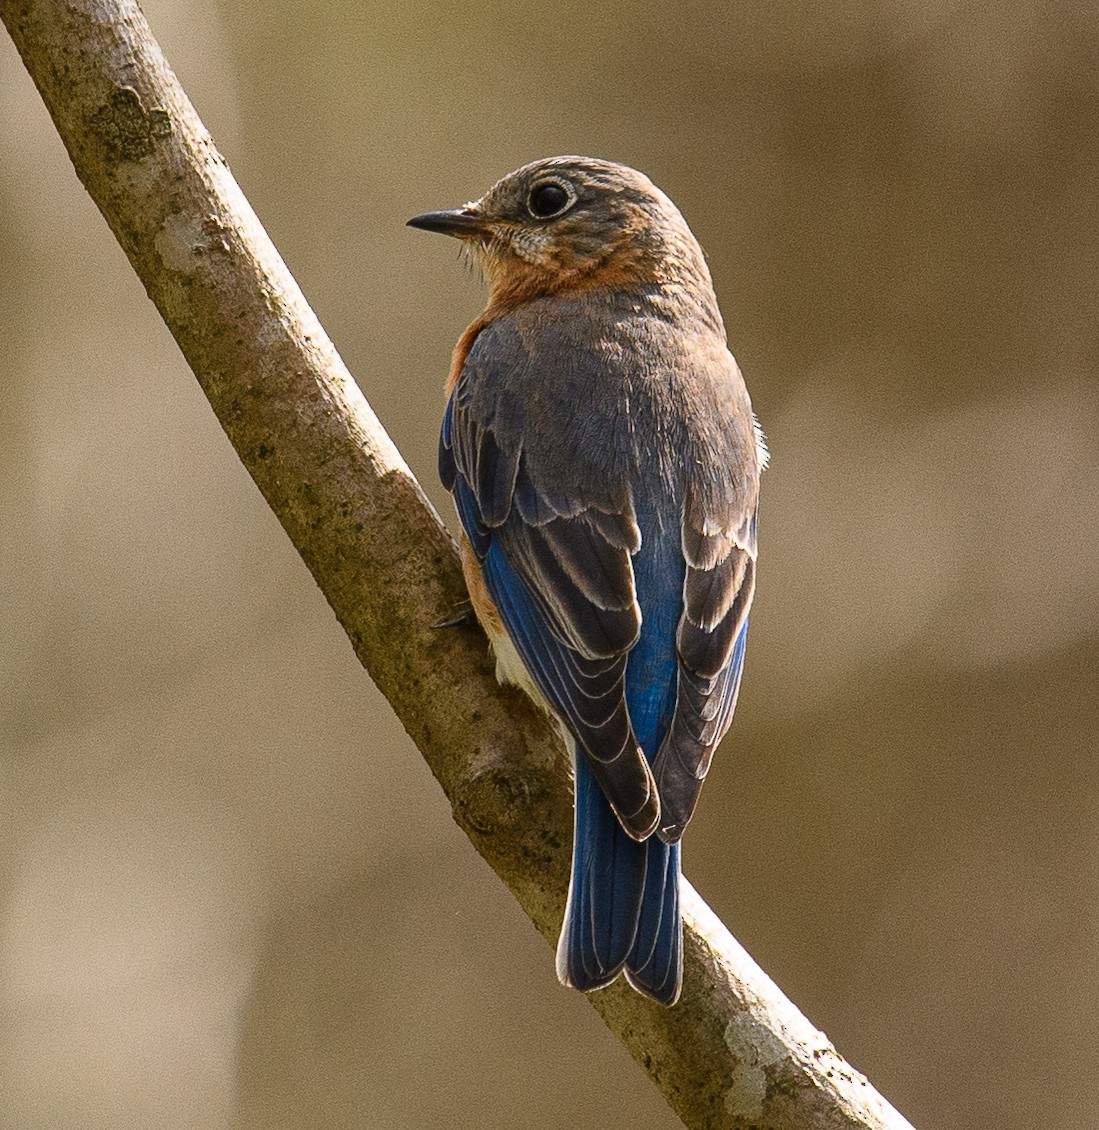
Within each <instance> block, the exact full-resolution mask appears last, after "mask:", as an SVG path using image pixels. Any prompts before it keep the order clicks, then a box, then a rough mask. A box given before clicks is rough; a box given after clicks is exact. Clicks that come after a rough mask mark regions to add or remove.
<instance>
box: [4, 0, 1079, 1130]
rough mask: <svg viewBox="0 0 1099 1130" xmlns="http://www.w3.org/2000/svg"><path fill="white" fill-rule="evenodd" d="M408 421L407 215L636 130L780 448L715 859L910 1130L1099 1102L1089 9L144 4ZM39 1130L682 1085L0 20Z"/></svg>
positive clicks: (463, 1111)
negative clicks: (448, 758) (519, 853)
mask: <svg viewBox="0 0 1099 1130" xmlns="http://www.w3.org/2000/svg"><path fill="white" fill-rule="evenodd" d="M148 13H149V16H150V19H151V22H152V24H153V27H154V30H155V31H156V32H157V34H158V35H159V37H160V39H161V42H162V43H163V45H164V47H165V49H166V51H167V53H168V55H169V58H170V59H171V60H172V62H173V64H174V65H175V67H176V69H177V71H178V73H179V74H180V77H181V78H182V80H183V82H184V84H185V86H186V87H187V88H188V90H189V92H190V94H191V96H192V98H193V100H194V101H195V103H196V105H197V107H198V109H199V111H200V113H201V114H202V115H203V117H204V119H205V121H206V123H207V124H208V126H209V127H210V128H211V130H212V131H213V133H214V135H215V137H216V139H217V140H218V142H219V144H220V146H221V148H222V149H223V151H224V152H225V153H226V155H227V156H228V158H229V160H230V162H231V165H232V167H233V169H234V171H235V173H236V174H237V176H238V178H239V180H240V181H241V183H242V185H243V187H244V189H245V191H246V192H247V194H248V195H249V197H250V198H251V200H252V202H253V204H254V205H255V207H256V209H257V211H258V213H259V215H260V217H261V219H262V220H263V221H264V222H265V224H266V226H267V228H268V230H269V231H270V233H271V234H272V236H273V237H274V239H275V242H276V244H277V245H278V246H279V248H280V249H281V251H282V253H283V255H284V256H285V258H286V259H287V261H288V263H289V265H290V267H291V269H292V270H293V271H294V273H295V275H296V276H297V278H298V279H299V280H300V282H301V283H302V286H303V287H304V289H305V292H306V294H307V296H308V297H309V299H310V300H311V302H312V303H313V305H314V306H315V308H316V310H317V311H318V313H319V315H320V317H321V319H322V320H323V322H324V323H325V325H326V326H327V328H328V330H329V332H330V333H331V334H332V336H333V338H334V339H335V341H336V343H337V345H338V347H339V349H340V350H341V352H342V354H343V356H344V357H345V359H346V360H347V362H348V363H349V365H350V367H351V369H352V371H353V372H354V373H355V374H356V376H357V378H358V380H359V381H360V383H361V384H362V386H363V388H364V390H365V392H366V394H367V396H368V398H369V399H370V400H371V401H372V403H373V405H374V406H375V408H376V409H377V411H378V412H379V414H380V415H381V417H382V419H383V421H384V422H385V423H386V425H387V426H388V427H389V429H390V431H391V433H392V435H393V436H394V438H395V440H396V441H397V443H398V444H399V446H400V447H401V449H402V451H403V452H404V453H405V455H406V457H407V459H408V461H409V462H410V464H411V465H412V467H413V468H414V469H415V470H416V471H417V473H418V474H419V475H420V476H421V478H422V479H423V481H424V483H425V485H426V486H427V488H428V490H429V492H431V493H432V494H433V497H434V498H435V500H436V502H437V504H438V505H439V507H440V510H442V511H444V512H447V513H449V507H448V506H447V505H446V500H445V499H444V498H443V497H442V494H441V491H440V490H439V488H438V487H437V485H436V482H435V475H434V447H435V436H436V427H437V421H438V417H439V414H440V410H441V401H440V385H441V381H442V379H443V375H444V373H445V370H446V366H447V361H448V356H449V351H450V347H451V344H452V342H453V340H454V339H455V338H456V336H457V335H458V333H459V331H460V330H461V329H462V327H463V326H464V325H465V324H466V323H467V321H469V320H470V319H471V318H472V316H473V315H474V314H475V312H476V311H477V310H478V309H479V304H480V301H481V292H480V288H479V284H478V281H477V280H476V279H475V278H471V277H469V276H468V274H467V273H466V272H465V271H463V270H462V269H461V268H460V266H459V264H458V262H457V261H456V257H455V248H454V247H453V246H452V245H451V244H448V243H446V242H445V241H443V240H441V239H437V238H434V237H428V236H425V235H423V234H422V233H419V232H412V231H408V230H406V229H405V228H404V227H403V222H404V220H405V219H406V218H407V217H408V216H410V215H412V214H413V213H415V212H419V211H422V210H425V209H428V208H434V207H445V206H450V205H454V204H458V203H461V202H463V201H465V200H467V199H469V198H471V197H473V196H476V195H478V194H480V192H481V191H482V190H483V189H484V188H486V187H487V186H488V185H489V184H490V183H491V182H492V181H493V180H495V179H496V178H497V177H498V176H500V175H502V174H503V173H505V172H506V171H508V170H509V169H511V168H512V167H514V166H516V165H518V164H521V163H523V162H525V161H527V160H530V159H532V158H534V157H539V156H546V155H549V154H553V153H560V152H580V153H587V154H593V155H599V156H605V157H609V158H613V159H617V160H621V161H625V162H627V163H629V164H633V165H636V166H638V167H640V168H642V169H643V170H645V171H646V172H648V173H649V174H650V175H651V176H652V177H653V179H654V180H655V181H656V182H657V183H658V184H660V185H661V186H662V187H663V188H665V189H666V190H667V191H668V192H669V194H670V195H671V196H672V197H673V199H675V200H676V201H677V202H678V203H679V205H680V206H681V208H682V209H683V211H684V213H685V214H686V216H687V218H688V220H689V222H691V224H692V225H693V227H694V229H695V231H696V233H697V234H698V236H699V238H700V240H701V242H702V243H703V245H704V246H705V248H706V249H707V251H708V254H709V257H710V262H711V266H712V269H713V273H714V277H715V280H716V284H717V288H718V293H719V295H720V298H721V301H722V305H723V308H724V311H725V315H726V321H727V324H728V326H729V331H730V337H731V341H732V345H733V348H734V350H735V352H736V353H737V355H738V357H739V359H740V362H741V365H742V367H743V368H744V370H745V372H746V374H747V375H748V379H749V384H750V387H751V390H752V394H753V398H754V401H755V404H756V408H757V410H758V412H759V414H760V416H761V418H762V420H763V422H764V425H765V427H766V429H767V432H768V434H769V436H770V439H771V445H772V448H773V451H774V461H773V469H772V470H770V471H769V472H768V473H767V476H766V480H765V484H764V504H763V514H762V532H761V543H762V556H761V572H760V577H761V581H760V588H759V593H758V598H757V606H756V611H755V613H754V614H753V636H752V641H751V647H750V649H749V650H750V654H749V661H748V670H747V675H746V679H745V686H744V693H743V695H742V700H741V707H740V711H739V716H738V718H737V722H736V724H735V726H734V729H733V732H732V734H731V736H730V737H729V738H728V739H727V741H726V743H725V747H724V749H723V750H722V751H721V754H720V756H719V757H718V759H717V761H716V762H715V768H714V771H713V774H712V778H711V783H710V784H709V785H708V786H707V790H706V793H705V796H704V799H703V803H702V805H701V810H700V812H699V815H698V817H697V820H696V822H695V824H694V826H693V827H692V829H691V835H690V837H689V838H688V841H687V852H686V867H687V871H688V873H689V875H690V877H691V879H692V880H693V881H694V883H695V884H696V885H697V886H698V888H699V889H700V890H701V892H702V893H703V895H704V896H705V897H706V898H707V899H708V900H709V901H710V902H711V903H712V905H713V906H714V907H715V909H716V910H717V911H718V913H719V914H720V915H721V916H722V918H723V919H724V920H725V922H726V923H727V924H728V925H729V926H730V927H731V929H732V930H733V931H734V933H736V934H737V935H738V936H739V937H740V938H741V940H742V941H743V942H744V943H745V944H746V945H747V946H748V948H749V949H750V950H751V951H752V953H753V954H754V955H755V956H756V958H757V959H758V960H759V961H760V962H761V964H762V965H763V966H764V967H765V968H766V969H767V970H768V972H770V973H771V974H772V976H774V977H775V978H776V980H777V981H778V982H779V984H780V985H782V987H783V988H784V989H785V990H786V991H787V992H788V993H789V994H790V996H791V997H792V998H793V999H794V1000H795V1001H796V1002H797V1003H798V1005H799V1006H800V1007H801V1008H802V1010H803V1011H804V1012H806V1013H807V1015H808V1016H809V1017H810V1018H811V1019H812V1020H813V1022H814V1023H816V1024H817V1025H818V1026H820V1027H822V1028H823V1029H825V1030H826V1031H827V1032H828V1034H829V1035H830V1037H831V1038H832V1039H833V1040H834V1041H835V1043H836V1044H837V1046H838V1047H839V1049H840V1050H841V1051H842V1052H843V1053H844V1054H845V1055H846V1056H847V1057H848V1058H849V1059H851V1060H852V1061H853V1062H854V1063H855V1064H856V1065H857V1066H858V1067H859V1068H861V1069H862V1070H863V1071H864V1072H866V1073H867V1074H868V1076H869V1077H870V1078H871V1080H872V1081H873V1082H874V1083H875V1085H876V1086H877V1087H878V1088H879V1089H880V1090H881V1091H883V1093H884V1094H885V1095H886V1096H887V1097H888V1098H889V1099H890V1100H891V1101H892V1102H893V1103H894V1104H895V1105H896V1106H898V1107H899V1108H900V1109H901V1110H902V1111H903V1112H904V1113H905V1114H906V1115H907V1116H908V1117H910V1118H911V1119H912V1121H913V1122H914V1123H915V1124H916V1125H917V1126H918V1127H920V1128H921V1130H932V1128H945V1130H955V1128H957V1130H1024V1128H1025V1130H1029V1128H1032V1127H1034V1126H1038V1125H1042V1126H1055V1127H1058V1130H1075V1128H1080V1130H1094V1127H1095V1126H1096V1125H1097V1123H1099V1091H1097V1089H1096V1086H1095V1079H1096V1078H1097V1076H1099V1020H1097V1019H1096V1018H1097V1017H1099V938H1097V932H1099V931H1097V925H1099V923H1097V916H1096V907H1097V901H1099V759H1097V757H1096V752H1097V748H1096V747H1097V740H1096V730H1097V721H1099V706H1097V701H1096V697H1097V695H1096V692H1097V685H1099V662H1097V658H1099V580H1097V572H1099V570H1097V563H1099V394H1097V390H1096V368H1097V362H1099V311H1097V305H1099V285H1097V280H1099V190H1097V188H1096V186H1097V184H1099V77H1097V76H1099V8H1097V7H1096V6H1095V5H1094V4H1091V3H1086V2H1084V0H1061V2H1058V0H1053V2H1047V3H1042V4H1039V3H1037V2H1033V0H1015V2H1013V3H1009V4H1004V5H998V6H995V5H994V6H989V5H980V4H977V5H974V4H970V3H962V2H958V0H940V2H939V3H935V4H926V3H922V2H918V0H841V2H839V3H833V4H820V5H816V6H813V5H805V4H800V3H796V2H792V0H768V2H767V3H763V2H761V0H747V2H745V3H739V4H736V5H729V4H725V3H721V2H718V0H708V2H707V0H697V2H687V3H679V4H676V5H674V6H673V5H670V4H667V3H656V2H655V0H632V2H628V3H621V4H615V5H611V4H605V5H600V6H595V7H593V6H591V5H587V4H581V3H578V2H576V0H561V2H560V3H558V4H556V5H550V6H547V5H545V4H536V5H533V4H532V5H515V4H510V3H507V4H505V3H502V2H487V0H473V2H471V3H468V4H464V5H443V4H432V3H426V2H423V0H420V2H417V0H411V2H408V3H402V4H399V5H395V4H383V3H377V2H363V0H310V2H307V3H301V2H299V0H293V2H291V0H266V2H265V3H262V4H260V3H246V2H244V0H221V2H220V3H216V2H214V0H155V2H151V3H149V5H148ZM0 530H2V535H0V609H2V614H0V616H2V618H0V626H2V630H0V747H2V748H0V837H2V838H0V1095H2V1096H3V1099H2V1101H0V1124H2V1126H3V1127H4V1128H8V1127H11V1128H17V1130H38V1128H42V1130H45V1128H49V1130H58V1128H68V1127H73V1128H76V1127H79V1128H81V1130H99V1128H103V1130H107V1128H110V1130H118V1128H126V1127H154V1126H155V1127H167V1128H176V1127H180V1128H189V1127H202V1128H220V1127H227V1128H242V1130H243V1128H256V1130H259V1128H265V1127H280V1128H281V1127H285V1128H287V1130H305V1128H314V1127H318V1128H319V1127H326V1128H327V1127H332V1128H341V1127H381V1128H390V1127H393V1128H404V1127H426V1126H451V1127H489V1126H500V1127H507V1126H524V1127H547V1128H549V1127H561V1126H566V1125H567V1126H592V1127H600V1128H604V1130H612V1128H617V1127H638V1126H644V1127H653V1128H663V1127H671V1126H673V1125H675V1124H676V1121H675V1119H674V1118H673V1116H672V1115H671V1114H670V1112H669V1111H668V1109H667V1108H666V1107H665V1106H664V1104H663V1100H662V1099H661V1098H660V1097H659V1095H658V1094H657V1092H656V1091H655V1089H653V1088H652V1087H651V1085H650V1084H649V1083H648V1081H647V1080H646V1078H645V1077H644V1075H643V1074H642V1073H641V1071H640V1070H639V1069H638V1068H636V1067H635V1066H634V1065H633V1063H632V1062H631V1061H630V1060H629V1058H628V1057H627V1055H626V1053H625V1052H624V1051H623V1050H622V1049H621V1048H619V1047H618V1045H617V1044H616V1043H615V1041H614V1040H613V1039H612V1038H611V1037H610V1035H609V1034H608V1033H607V1032H606V1031H605V1029H604V1028H603V1027H602V1025H601V1023H600V1022H599V1020H598V1019H597V1017H596V1015H595V1014H594V1012H592V1011H591V1010H590V1009H589V1008H588V1007H587V1005H586V1004H585V1003H584V1001H583V1000H582V999H581V998H580V997H579V996H578V995H575V994H572V993H569V992H566V991H564V990H562V989H560V988H559V987H558V985H557V983H556V980H555V978H554V974H553V962H552V954H551V952H550V950H549V949H547V948H546V946H545V943H544V942H543V941H542V940H541V939H540V938H539V937H538V936H537V935H536V934H535V932H534V930H533V928H532V927H531V926H530V925H529V924H528V923H527V921H526V920H525V919H524V918H523V916H522V915H521V913H520V912H519V910H518V908H517V906H516V905H515V904H514V903H513V902H512V901H511V899H510V896H509V895H508V894H507V893H506V892H505V891H504V889H503V887H502V886H501V885H500V884H499V883H498V882H497V881H496V880H495V878H494V877H493V876H492V875H491V873H490V872H489V870H488V868H487V867H486V866H485V865H484V864H483V863H482V862H481V861H480V859H479V858H478V857H477V856H476V855H475V854H474V852H473V850H472V848H471V847H470V846H469V844H468V843H467V841H466V840H465V839H464V837H463V836H462V835H461V834H460V833H459V832H458V830H457V829H456V827H455V826H454V825H453V824H452V823H451V820H450V817H449V812H448V808H447V805H446V803H445V801H444V799H443V796H442V794H441V793H440V791H439V789H438V788H437V786H436V785H435V783H434V781H433V780H432V778H431V777H430V775H429V773H428V771H427V770H426V768H425V766H424V765H423V763H422V762H421V761H420V759H419V757H418V755H417V754H416V751H415V750H414V749H413V747H412V746H411V744H410V742H409V741H408V739H407V738H406V737H405V735H404V734H403V732H402V731H401V729H400V727H399V725H398V724H397V723H396V722H395V720H394V719H393V717H392V716H391V714H390V712H389V710H388V708H387V706H386V704H385V702H384V701H383V700H382V699H381V698H380V696H379V695H378V693H377V692H376V691H375V690H374V688H373V687H372V685H371V683H370V681H369V679H368V678H367V677H366V675H365V674H364V673H363V672H362V670H361V669H359V667H358V666H357V664H356V662H355V659H354V657H353V655H352V652H351V648H350V646H349V644H348V642H347V640H346V639H345V638H344V637H343V635H342V634H341V632H340V630H339V629H338V627H337V625H336V623H335V621H334V619H333V617H332V616H331V614H330V613H329V611H328V609H327V606H326V605H325V603H324V601H323V599H322V598H321V596H320V594H319V592H318V591H317V590H316V589H315V587H314V585H313V583H312V581H311V579H310V577H309V575H308V574H307V572H306V570H305V568H304V567H303V565H302V564H301V563H300V561H299V560H298V559H297V558H296V556H295V554H294V552H293V551H292V549H291V547H290V546H289V544H288V542H287V540H286V538H285V537H284V535H283V534H282V532H281V530H280V529H279V527H278V525H277V523H276V521H275V519H274V518H273V517H272V515H271V514H270V513H269V512H268V511H267V509H266V507H265V505H264V504H263V502H262V500H261V498H260V496H259V493H258V492H257V491H256V490H255V488H254V487H253V486H252V484H251V483H250V481H249V480H248V479H247V477H246V475H245V473H244V471H243V470H242V468H241V467H240V466H239V465H238V463H237V461H236V459H235V457H234V456H233V454H232V452H231V450H230V448H229V446H228V444H227V442H226V440H225V439H224V437H223V436H222V434H221V433H220V431H219V429H218V427H217V425H216V423H215V421H214V418H213V416H212V414H211V413H210V411H209V410H208V408H207V406H206V404H205V402H204V401H203V399H202V397H201V394H200V392H199V390H198V387H197V385H196V384H195V382H194V380H193V379H192V378H191V376H190V374H189V372H188V371H187V369H186V367H185V366H184V364H183V362H182V359H181V358H180V356H179V354H178V352H177V350H176V348H175V347H174V344H173V342H172V340H171V338H170V336H169V335H168V333H167V331H166V330H165V329H164V327H163V326H162V324H161V323H160V321H159V319H158V317H157V315H156V313H155V311H154V309H153V308H152V306H151V305H150V304H149V302H148V301H147V299H146V297H145V295H144V293H143V291H142V288H141V286H140V285H139V284H138V282H137V280H136V279H135V277H134V276H133V275H132V273H131V271H130V269H129V267H128V265H127V263H126V262H125V260H124V258H123V256H122V254H121V252H120V251H119V249H118V248H117V247H116V246H115V244H114V243H113V241H112V239H111V237H110V235H109V233H108V231H107V228H106V226H105V225H104V223H103V222H102V220H101V219H100V217H99V215H98V213H97V212H96V211H95V209H94V207H93V206H92V204H91V203H90V201H89V200H88V199H87V197H86V196H85V195H84V193H83V191H82V189H81V188H80V186H79V185H78V183H77V181H76V179H75V177H74V176H73V174H72V169H71V167H70V166H69V163H68V161H67V159H66V157H65V155H64V152H63V151H62V148H61V145H60V143H59V141H58V139H57V137H56V136H55V134H54V132H53V130H52V128H51V125H50V122H49V120H48V118H47V116H46V114H45V112H44V110H43V108H42V106H41V104H40V103H39V101H38V98H37V95H36V94H35V91H34V89H33V87H32V85H31V83H30V81H29V79H28V78H27V76H26V75H25V73H23V71H22V69H21V67H20V65H19V62H18V59H17V57H16V56H15V52H14V50H13V48H12V46H11V44H10V42H9V41H8V40H7V39H6V37H2V36H0Z"/></svg>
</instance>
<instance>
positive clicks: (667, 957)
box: [626, 836, 683, 1004]
mask: <svg viewBox="0 0 1099 1130" xmlns="http://www.w3.org/2000/svg"><path fill="white" fill-rule="evenodd" d="M645 847H646V848H647V850H648V856H649V858H648V866H647V868H646V872H645V894H644V898H643V900H642V904H641V917H640V919H639V920H638V924H637V937H636V938H635V939H634V944H633V949H632V950H631V951H630V956H629V957H628V958H627V959H626V979H627V980H628V981H629V982H630V984H631V985H633V987H634V988H635V989H638V990H639V991H640V992H642V993H644V994H645V995H646V996H650V997H652V998H653V1000H657V1001H659V1002H660V1003H661V1004H675V1002H676V1001H677V1000H678V999H679V990H680V988H681V985H682V980H683V919H682V916H681V915H680V912H679V859H680V845H679V844H671V845H669V844H665V843H662V842H661V841H660V840H658V839H657V838H656V837H655V836H653V837H652V839H650V840H649V841H648V842H647V843H646V844H645Z"/></svg>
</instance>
